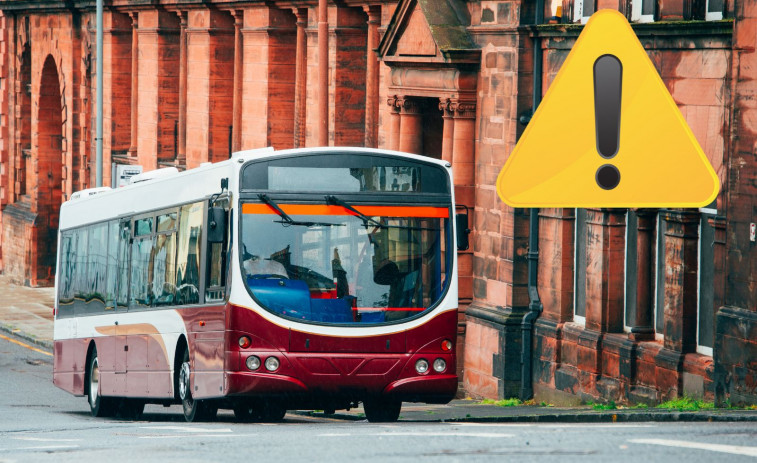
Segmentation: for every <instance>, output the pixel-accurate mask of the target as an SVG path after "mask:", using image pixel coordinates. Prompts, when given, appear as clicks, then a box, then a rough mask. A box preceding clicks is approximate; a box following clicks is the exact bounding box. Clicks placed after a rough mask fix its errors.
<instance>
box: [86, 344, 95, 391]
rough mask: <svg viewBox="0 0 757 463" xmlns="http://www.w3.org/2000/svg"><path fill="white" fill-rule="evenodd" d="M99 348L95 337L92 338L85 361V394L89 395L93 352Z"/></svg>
mask: <svg viewBox="0 0 757 463" xmlns="http://www.w3.org/2000/svg"><path fill="white" fill-rule="evenodd" d="M96 349H97V345H96V344H95V340H94V339H90V341H89V345H88V346H87V356H86V357H85V359H86V360H85V361H84V395H86V396H89V365H90V363H91V362H92V353H93V352H94V351H95V350H96Z"/></svg>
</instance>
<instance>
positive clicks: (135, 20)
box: [129, 12, 139, 157]
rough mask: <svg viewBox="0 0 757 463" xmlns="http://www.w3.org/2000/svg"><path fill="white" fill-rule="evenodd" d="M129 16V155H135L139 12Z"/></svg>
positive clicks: (137, 115) (137, 139)
mask: <svg viewBox="0 0 757 463" xmlns="http://www.w3.org/2000/svg"><path fill="white" fill-rule="evenodd" d="M130 16H131V144H130V145H129V156H132V157H136V156H137V143H138V141H139V138H138V137H137V135H138V127H139V111H138V109H137V108H138V107H139V13H137V12H134V13H130Z"/></svg>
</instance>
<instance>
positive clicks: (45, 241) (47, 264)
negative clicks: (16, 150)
mask: <svg viewBox="0 0 757 463" xmlns="http://www.w3.org/2000/svg"><path fill="white" fill-rule="evenodd" d="M61 112H62V105H61V93H60V81H59V78H58V69H57V66H56V64H55V60H54V59H53V57H52V56H50V55H48V57H47V58H46V59H45V64H44V66H43V68H42V80H41V83H40V87H39V105H38V113H37V121H38V126H37V146H36V147H37V150H36V153H33V157H34V161H35V167H36V168H35V171H36V173H37V175H36V177H37V178H36V191H35V192H34V196H35V199H36V201H33V203H36V211H35V212H36V213H37V217H36V229H37V230H36V232H37V233H36V243H35V245H34V247H35V248H36V253H33V254H32V262H31V267H32V273H33V278H32V280H33V281H34V280H36V281H37V282H40V283H42V282H43V281H46V282H49V283H51V282H53V281H54V276H55V257H56V252H55V250H56V245H57V233H58V214H59V212H60V204H61V200H62V180H63V175H62V173H63V161H62V159H63V150H62V148H63V143H62V140H63V118H62V115H61ZM35 254H36V256H35ZM34 274H36V275H34ZM34 276H36V278H34ZM32 284H34V283H32Z"/></svg>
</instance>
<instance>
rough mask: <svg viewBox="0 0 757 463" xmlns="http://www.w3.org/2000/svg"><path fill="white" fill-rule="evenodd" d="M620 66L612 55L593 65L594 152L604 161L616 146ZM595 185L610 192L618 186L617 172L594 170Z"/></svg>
mask: <svg viewBox="0 0 757 463" xmlns="http://www.w3.org/2000/svg"><path fill="white" fill-rule="evenodd" d="M622 80H623V66H622V65H621V64H620V60H619V59H618V58H616V57H615V56H614V55H602V56H600V57H599V58H597V60H596V61H595V62H594V120H595V124H596V128H597V152H599V155H600V156H602V157H603V158H605V159H611V158H613V157H615V155H616V154H618V148H619V147H620V98H621V93H622V88H623V85H622ZM596 180H597V185H599V186H600V188H603V189H605V190H612V189H613V188H615V187H616V186H618V183H620V171H619V170H618V168H617V167H615V166H614V165H612V164H604V165H603V166H601V167H600V168H599V169H597V174H596Z"/></svg>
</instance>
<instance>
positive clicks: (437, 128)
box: [418, 98, 444, 159]
mask: <svg viewBox="0 0 757 463" xmlns="http://www.w3.org/2000/svg"><path fill="white" fill-rule="evenodd" d="M418 102H419V106H420V108H421V115H422V120H421V127H422V131H423V155H424V156H428V157H432V158H434V159H441V158H442V133H443V129H444V121H443V119H442V111H441V110H440V109H439V98H418Z"/></svg>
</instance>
